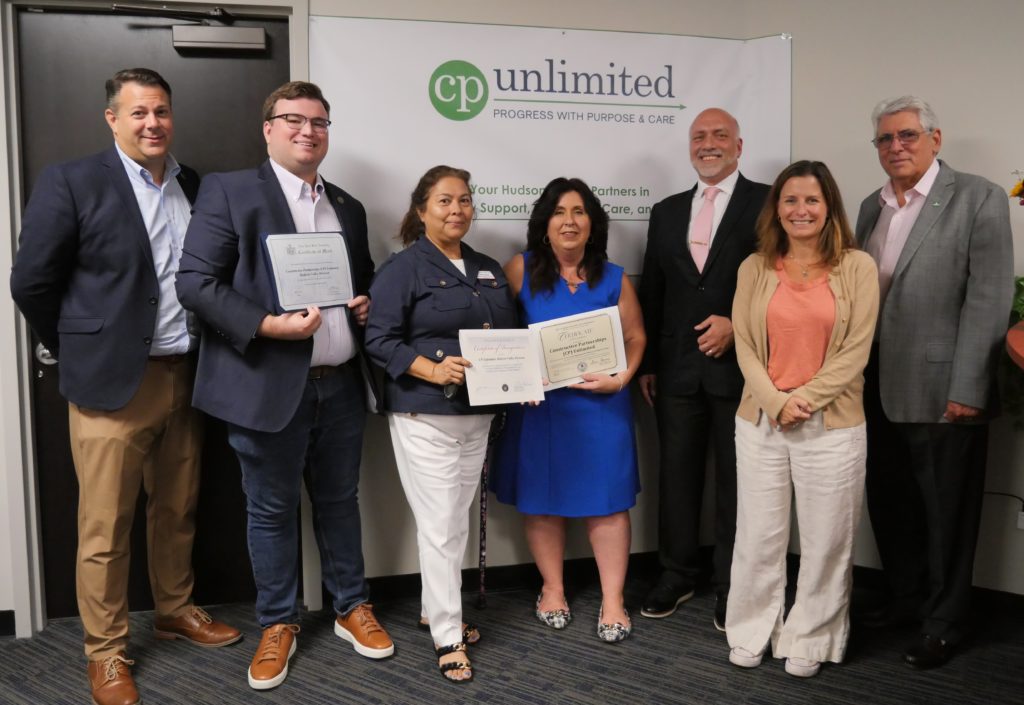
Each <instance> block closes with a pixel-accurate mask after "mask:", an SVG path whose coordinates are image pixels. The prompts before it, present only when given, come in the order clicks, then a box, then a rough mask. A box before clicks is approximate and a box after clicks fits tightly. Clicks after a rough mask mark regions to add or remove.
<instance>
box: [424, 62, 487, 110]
mask: <svg viewBox="0 0 1024 705" xmlns="http://www.w3.org/2000/svg"><path fill="white" fill-rule="evenodd" d="M428 91H429V93H430V102H431V103H433V105H434V109H435V110H436V111H437V112H439V113H441V115H443V116H444V117H446V118H448V119H449V120H469V119H470V118H474V117H476V116H477V115H479V114H480V111H481V110H483V109H484V106H485V105H487V79H485V78H484V74H483V72H481V71H480V69H478V68H477V67H476V66H474V65H473V64H471V63H469V62H468V61H459V60H453V61H446V62H444V63H443V64H441V65H440V66H438V67H437V68H436V69H434V73H433V74H431V76H430V85H429V86H428Z"/></svg>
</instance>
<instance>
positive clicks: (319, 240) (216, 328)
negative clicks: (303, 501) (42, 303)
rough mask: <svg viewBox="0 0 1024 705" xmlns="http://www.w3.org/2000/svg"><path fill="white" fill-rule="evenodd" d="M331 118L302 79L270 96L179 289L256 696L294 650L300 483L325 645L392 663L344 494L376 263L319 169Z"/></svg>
mask: <svg viewBox="0 0 1024 705" xmlns="http://www.w3.org/2000/svg"><path fill="white" fill-rule="evenodd" d="M328 111H329V105H328V103H327V101H326V100H325V99H324V97H323V95H322V93H321V92H320V89H319V88H318V87H317V86H315V85H313V84H311V83H305V82H301V81H295V82H291V83H286V84H285V85H283V86H281V87H280V88H278V89H277V90H276V91H274V92H273V93H272V94H271V95H270V96H269V97H268V98H267V100H266V102H265V103H264V109H263V118H264V123H263V135H264V137H265V139H266V142H267V152H268V154H269V157H270V158H269V159H268V160H267V161H266V162H264V163H263V164H262V165H261V166H260V167H259V168H258V169H255V170H247V171H238V172H232V173H227V174H213V175H211V176H210V178H209V181H204V182H203V186H202V188H201V189H200V192H199V197H198V199H197V201H196V207H195V213H194V215H193V217H192V222H191V224H190V226H189V229H188V233H187V235H186V237H185V245H184V252H183V254H182V258H181V266H180V268H179V273H178V280H177V291H178V296H179V297H180V299H181V302H182V304H183V305H184V306H185V307H186V308H189V309H191V310H194V311H195V312H196V313H197V314H198V315H199V316H200V317H201V318H202V319H203V320H204V321H205V323H206V324H207V328H206V332H205V334H204V337H203V342H202V346H201V348H200V355H199V369H198V372H197V377H196V387H195V396H194V400H193V403H194V405H195V406H196V407H197V408H199V409H202V410H203V411H205V412H207V413H209V414H211V415H213V416H216V417H218V418H221V419H224V420H225V421H226V422H227V424H228V442H229V443H230V444H231V446H232V448H234V449H235V452H236V453H237V454H238V460H239V463H240V465H241V468H242V484H243V487H244V489H245V493H246V497H247V500H248V501H247V506H248V513H249V525H248V536H249V554H250V558H251V560H252V565H253V576H254V578H255V581H256V588H257V598H256V613H257V617H258V619H259V622H260V626H262V627H263V630H264V631H263V636H262V639H261V640H260V644H259V646H258V647H257V649H256V654H255V656H254V657H253V660H252V664H251V666H250V667H249V674H248V677H249V685H250V686H252V687H253V688H255V689H257V690H266V689H268V688H273V687H275V686H277V685H279V684H281V683H282V682H283V681H284V679H285V677H286V676H287V674H288V661H289V658H290V657H291V655H292V654H293V653H294V651H295V645H296V644H295V635H296V634H297V633H298V632H299V626H298V625H297V624H296V622H297V621H298V607H297V604H296V597H297V592H298V560H297V558H296V556H297V554H298V547H299V531H298V522H297V515H298V509H299V498H300V490H301V484H302V481H303V477H305V479H306V487H307V490H308V492H309V496H310V499H311V500H312V503H313V507H314V512H315V523H316V526H317V532H316V538H317V544H318V547H319V549H320V558H321V568H322V571H323V580H324V584H325V585H326V586H327V589H328V591H329V592H330V593H331V596H332V598H333V605H334V610H335V612H336V613H337V615H338V616H337V620H336V622H335V626H334V631H335V633H336V634H337V635H338V636H339V637H340V638H342V639H344V640H345V641H348V642H350V643H351V644H352V645H353V646H354V648H355V650H356V651H357V652H358V653H359V654H361V655H363V656H366V657H368V658H384V657H387V656H390V655H391V654H392V653H393V652H394V645H393V644H392V642H391V639H390V638H389V637H388V634H387V632H386V631H385V630H384V629H383V627H381V625H380V624H379V623H378V622H377V620H376V618H375V617H374V615H373V611H372V608H371V605H370V604H369V603H368V602H367V599H368V597H369V592H368V588H367V584H366V579H365V577H364V575H363V557H362V541H361V533H360V519H359V505H358V497H357V488H358V483H359V463H360V457H361V453H362V440H363V427H364V424H365V411H364V408H365V401H366V400H365V392H364V381H363V380H364V375H363V368H362V366H363V361H362V352H361V350H362V335H363V333H362V327H363V325H364V324H365V322H366V316H367V313H368V311H369V300H368V299H367V297H366V295H365V294H366V291H367V290H368V289H369V284H370V278H371V277H372V275H373V261H372V260H371V259H370V253H369V248H368V245H367V238H366V212H365V210H364V209H363V206H362V204H360V203H359V201H357V200H356V199H355V198H353V197H352V196H350V195H349V194H348V193H346V192H345V191H343V190H341V189H340V188H338V187H336V186H334V185H333V184H330V183H327V182H325V181H324V180H323V179H322V178H321V177H320V175H319V174H318V172H317V169H318V167H319V166H320V163H321V162H322V161H323V159H324V157H325V156H326V155H327V147H328V142H329V131H328V128H329V126H330V124H331V122H330V119H329V112H328ZM282 243H283V244H282ZM318 258H319V259H318ZM337 304H343V305H337ZM306 589H307V590H308V589H313V590H315V589H316V586H306Z"/></svg>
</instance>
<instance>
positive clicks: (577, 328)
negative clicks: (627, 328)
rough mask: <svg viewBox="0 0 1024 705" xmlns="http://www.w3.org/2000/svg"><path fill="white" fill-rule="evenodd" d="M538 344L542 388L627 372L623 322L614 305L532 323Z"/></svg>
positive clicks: (549, 388)
mask: <svg viewBox="0 0 1024 705" xmlns="http://www.w3.org/2000/svg"><path fill="white" fill-rule="evenodd" d="M530 330H531V331H534V332H535V333H536V335H537V338H538V339H539V342H540V352H541V362H542V365H541V366H542V369H543V374H544V378H545V379H547V381H548V383H547V386H546V387H545V389H547V390H549V391H550V390H552V389H560V388H561V387H567V386H569V385H570V384H576V383H577V382H582V381H583V374H584V373H587V372H593V373H598V372H600V373H603V374H606V375H611V374H615V373H616V372H623V371H624V370H625V369H626V347H625V344H624V343H623V340H622V320H621V319H620V318H619V309H618V308H617V307H615V306H609V307H608V308H601V309H597V310H596V311H588V312H587V313H577V314H575V315H573V316H564V317H563V318H554V319H552V320H550V321H542V322H541V323H531V324H530Z"/></svg>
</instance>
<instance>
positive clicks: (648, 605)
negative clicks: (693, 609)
mask: <svg viewBox="0 0 1024 705" xmlns="http://www.w3.org/2000/svg"><path fill="white" fill-rule="evenodd" d="M691 597H693V583H680V582H675V581H673V580H672V579H671V578H667V577H666V575H665V574H662V576H661V578H659V579H658V582H657V583H655V585H654V587H653V588H651V591H650V592H648V593H647V597H645V598H644V603H643V607H642V608H641V610H640V614H642V615H643V616H644V617H650V618H652V619H661V618H662V617H668V616H670V615H671V614H672V613H674V612H675V611H676V608H677V607H678V606H679V605H681V604H683V603H684V602H686V601H687V600H689V599H690V598H691Z"/></svg>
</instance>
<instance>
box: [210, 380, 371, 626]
mask: <svg viewBox="0 0 1024 705" xmlns="http://www.w3.org/2000/svg"><path fill="white" fill-rule="evenodd" d="M365 425H366V415H365V412H364V410H363V390H362V380H361V379H360V377H359V373H358V371H357V369H356V366H355V365H345V366H343V367H340V368H338V373H337V374H334V375H332V376H329V377H323V378H321V379H316V380H309V381H307V382H306V388H305V390H304V391H303V393H302V399H301V401H300V402H299V406H298V408H297V409H296V410H295V415H294V416H293V417H292V420H291V421H289V422H288V425H287V426H285V427H284V428H283V429H281V430H280V431H276V432H274V433H265V432H261V431H253V430H251V429H247V428H242V427H241V426H236V425H234V424H228V442H229V443H230V444H231V447H232V448H234V450H235V453H237V454H238V461H239V464H240V465H241V468H242V487H243V489H244V490H245V496H246V506H247V509H248V513H249V526H248V540H249V558H250V559H251V560H252V572H253V578H254V579H255V581H256V590H257V595H256V617H257V619H258V620H259V623H260V626H263V627H267V626H270V625H272V624H280V623H294V622H296V621H298V606H297V604H296V598H297V594H298V585H299V499H300V497H301V483H302V480H303V478H305V481H306V490H307V491H308V492H309V496H310V499H311V501H312V503H313V527H314V529H315V532H316V543H317V547H318V548H319V549H320V564H321V571H322V574H323V581H324V585H325V586H326V587H327V590H328V591H329V592H330V594H331V595H332V597H333V602H334V610H335V612H337V613H338V614H347V613H348V612H350V611H351V610H352V608H354V607H356V606H357V605H359V604H360V603H363V602H366V600H367V598H368V596H369V590H368V587H367V584H366V579H365V577H364V575H363V549H362V532H361V527H360V520H359V497H358V490H359V463H360V458H361V456H362V447H363V428H364V426H365ZM311 587H313V586H307V587H306V589H310V588H311Z"/></svg>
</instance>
